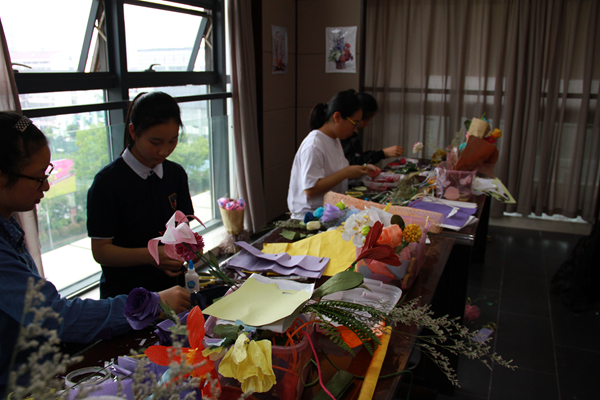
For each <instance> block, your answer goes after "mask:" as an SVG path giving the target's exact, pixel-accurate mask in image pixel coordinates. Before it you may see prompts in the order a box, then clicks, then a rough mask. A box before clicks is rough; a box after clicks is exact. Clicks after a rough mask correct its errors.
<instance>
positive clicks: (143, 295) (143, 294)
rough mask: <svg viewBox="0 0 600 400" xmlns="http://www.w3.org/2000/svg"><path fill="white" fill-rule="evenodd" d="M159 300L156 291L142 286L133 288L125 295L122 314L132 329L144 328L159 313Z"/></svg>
mask: <svg viewBox="0 0 600 400" xmlns="http://www.w3.org/2000/svg"><path fill="white" fill-rule="evenodd" d="M159 301H160V298H159V297H158V294H157V293H154V292H150V291H149V290H146V289H144V288H134V289H132V290H131V292H130V293H129V296H128V297H127V301H126V302H125V307H123V315H125V318H127V322H129V325H131V327H132V328H133V329H135V330H140V329H144V328H145V327H147V326H148V325H150V323H151V322H152V321H154V319H155V318H156V317H158V316H159V315H160V308H159V307H158V302H159Z"/></svg>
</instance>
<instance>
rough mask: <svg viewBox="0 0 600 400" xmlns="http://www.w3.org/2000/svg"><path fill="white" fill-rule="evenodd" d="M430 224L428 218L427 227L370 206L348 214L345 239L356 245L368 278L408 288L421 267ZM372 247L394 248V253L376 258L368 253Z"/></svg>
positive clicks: (360, 267)
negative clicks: (408, 222)
mask: <svg viewBox="0 0 600 400" xmlns="http://www.w3.org/2000/svg"><path fill="white" fill-rule="evenodd" d="M429 227H430V223H429V221H426V223H425V226H424V227H421V226H419V225H418V224H405V222H404V220H403V218H402V217H400V216H399V215H392V214H389V213H387V212H386V211H385V210H380V209H378V208H370V209H365V210H363V211H360V212H359V213H357V214H355V215H351V216H350V217H348V219H347V220H346V221H345V223H344V227H343V229H344V230H343V232H342V238H343V239H344V240H347V241H352V243H354V245H355V246H356V252H357V254H358V257H357V262H355V264H356V265H355V267H356V268H357V270H358V272H360V273H361V274H363V275H364V276H365V278H370V279H376V280H379V281H382V282H384V283H397V284H398V286H400V287H401V288H402V289H403V290H405V289H408V288H409V287H410V286H411V285H412V284H413V282H414V280H415V279H416V277H417V275H418V274H419V271H420V269H421V265H422V263H423V260H424V257H425V239H426V235H427V232H428V230H429ZM382 245H385V246H387V247H382ZM373 248H379V249H381V248H391V249H393V253H391V254H389V257H384V258H383V259H377V258H376V257H373V256H372V255H369V253H372V252H373V251H372V250H371V249H373Z"/></svg>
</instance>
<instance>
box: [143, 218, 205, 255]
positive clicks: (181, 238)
mask: <svg viewBox="0 0 600 400" xmlns="http://www.w3.org/2000/svg"><path fill="white" fill-rule="evenodd" d="M189 217H191V218H194V219H196V220H197V221H198V222H200V224H202V226H204V224H203V223H202V221H200V220H199V219H198V218H197V217H196V216H194V215H190V216H189ZM187 222H188V216H186V215H185V214H184V213H182V212H181V211H175V214H173V216H172V217H171V218H170V219H169V221H167V223H166V227H167V230H166V231H165V233H164V235H162V236H160V237H157V238H154V239H150V241H149V242H148V251H149V252H150V255H151V256H152V258H154V261H156V263H157V264H158V263H159V262H160V259H159V256H158V242H162V243H164V245H165V253H166V254H167V255H168V256H169V257H171V258H172V259H174V260H180V261H189V260H190V259H193V258H194V256H193V255H192V256H191V257H192V258H190V259H186V258H184V257H183V252H182V254H180V253H179V252H178V251H177V245H178V244H180V248H181V246H184V247H185V245H183V244H182V243H186V244H188V245H189V246H190V247H192V246H196V248H198V247H199V248H200V249H203V248H204V241H203V240H202V236H200V235H198V234H196V233H194V232H193V231H192V229H191V228H190V226H189V225H188V224H187ZM205 228H206V227H205ZM193 248H194V247H192V249H193ZM188 250H189V249H188ZM186 254H187V253H186ZM188 256H189V255H188Z"/></svg>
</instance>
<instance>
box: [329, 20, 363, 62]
mask: <svg viewBox="0 0 600 400" xmlns="http://www.w3.org/2000/svg"><path fill="white" fill-rule="evenodd" d="M325 35H326V43H327V50H326V55H327V61H326V64H325V72H327V73H356V58H355V57H356V26H346V27H337V28H325Z"/></svg>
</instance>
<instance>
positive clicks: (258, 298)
mask: <svg viewBox="0 0 600 400" xmlns="http://www.w3.org/2000/svg"><path fill="white" fill-rule="evenodd" d="M311 295H312V293H309V292H307V291H305V290H299V291H295V290H286V291H282V290H281V289H279V287H278V286H277V284H276V283H262V282H259V281H257V280H256V279H248V280H246V282H244V284H243V285H242V286H241V287H240V288H239V289H238V290H236V291H235V292H233V293H231V294H229V295H228V296H225V297H223V298H222V299H221V300H219V301H217V302H216V303H213V304H212V305H211V306H209V307H208V308H206V309H204V311H202V312H203V313H204V314H208V315H212V316H214V317H216V318H220V319H225V320H228V321H235V320H238V319H239V320H241V321H242V322H243V323H245V324H246V325H250V326H262V325H268V324H271V323H273V322H275V321H278V320H280V319H283V318H285V317H287V316H288V315H290V314H292V313H293V312H294V311H295V310H296V309H297V308H298V307H300V306H301V305H302V304H303V303H304V302H306V301H308V299H310V296H311Z"/></svg>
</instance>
